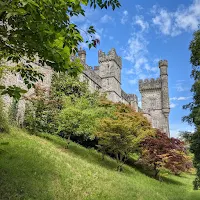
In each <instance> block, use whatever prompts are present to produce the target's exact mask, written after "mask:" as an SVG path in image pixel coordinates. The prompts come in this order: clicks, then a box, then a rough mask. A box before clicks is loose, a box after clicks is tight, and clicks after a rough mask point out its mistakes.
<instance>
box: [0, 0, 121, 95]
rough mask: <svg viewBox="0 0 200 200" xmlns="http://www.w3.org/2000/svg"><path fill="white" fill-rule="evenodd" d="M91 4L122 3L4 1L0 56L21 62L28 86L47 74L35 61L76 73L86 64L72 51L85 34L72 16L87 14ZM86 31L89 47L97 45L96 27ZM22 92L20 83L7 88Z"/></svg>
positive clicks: (0, 12)
mask: <svg viewBox="0 0 200 200" xmlns="http://www.w3.org/2000/svg"><path fill="white" fill-rule="evenodd" d="M89 5H90V7H93V8H96V6H98V7H100V8H101V9H107V8H108V7H110V6H111V7H112V9H113V10H114V9H115V8H116V7H120V3H119V2H118V0H109V1H107V0H106V1H102V0H97V1H96V0H81V1H77V0H70V1H66V0H57V1H54V0H48V1H47V0H34V1H33V0H29V1H24V0H15V1H9V0H5V1H1V2H0V7H1V10H0V21H1V24H0V58H1V59H3V60H5V61H12V62H14V63H17V66H18V67H17V69H16V72H19V73H20V74H21V76H22V78H23V79H24V82H25V84H26V85H27V87H28V88H30V87H32V86H33V85H34V82H36V81H37V80H39V79H42V78H43V76H42V74H41V73H39V72H38V71H36V70H34V69H33V67H32V66H33V65H36V66H41V67H42V66H44V65H45V64H46V65H48V66H50V67H51V68H52V69H53V70H55V71H57V72H66V71H67V72H68V74H70V75H72V76H76V75H77V74H78V73H79V72H80V71H82V69H83V67H82V64H81V63H80V62H79V60H78V59H76V58H75V57H74V58H73V59H71V55H75V54H76V53H77V51H78V45H79V44H80V43H81V42H83V37H82V36H81V33H80V30H79V28H78V27H77V25H76V24H73V23H72V22H71V17H72V16H80V15H82V16H84V15H85V11H84V7H85V6H89ZM86 32H87V33H88V34H89V36H91V37H89V38H91V40H90V41H88V45H89V48H91V47H96V44H97V43H99V40H97V39H96V38H95V37H94V35H95V29H94V27H93V26H90V27H89V29H88V30H87V31H86ZM36 57H37V58H36ZM7 68H8V67H6V66H5V69H6V70H7ZM13 90H14V91H13ZM20 92H22V91H20V90H19V88H17V87H14V88H10V87H8V88H5V89H4V91H3V93H7V94H9V95H11V96H13V97H15V98H19V95H20ZM17 93H18V95H17Z"/></svg>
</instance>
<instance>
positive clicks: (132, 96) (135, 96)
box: [128, 94, 138, 103]
mask: <svg viewBox="0 0 200 200" xmlns="http://www.w3.org/2000/svg"><path fill="white" fill-rule="evenodd" d="M128 100H129V101H134V102H136V103H138V97H137V95H136V94H128Z"/></svg>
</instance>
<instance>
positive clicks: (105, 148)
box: [97, 103, 154, 171]
mask: <svg viewBox="0 0 200 200" xmlns="http://www.w3.org/2000/svg"><path fill="white" fill-rule="evenodd" d="M104 105H105V104H104ZM106 106H107V104H106ZM114 106H115V112H114V113H113V114H112V115H111V116H110V117H105V118H103V119H101V120H100V121H99V125H98V128H97V137H98V140H99V144H98V145H99V148H100V151H101V152H102V153H103V155H104V154H105V153H108V154H112V155H114V156H115V158H116V160H117V162H118V167H117V170H118V171H121V170H122V166H123V164H124V162H125V161H126V160H127V159H128V157H129V155H130V153H132V152H134V151H135V150H136V149H137V148H138V144H139V143H140V142H141V140H142V139H144V138H145V137H146V136H148V135H153V134H154V130H153V129H152V128H151V126H150V124H149V122H148V121H147V119H146V118H145V117H144V116H142V114H141V113H136V112H135V111H134V110H133V109H132V108H131V107H130V106H127V105H124V104H122V103H117V104H114Z"/></svg>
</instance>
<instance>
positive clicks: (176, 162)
mask: <svg viewBox="0 0 200 200" xmlns="http://www.w3.org/2000/svg"><path fill="white" fill-rule="evenodd" d="M141 150H142V153H141V161H142V163H143V164H144V165H147V166H149V167H150V168H152V169H153V171H154V177H155V178H160V176H159V172H160V169H161V168H166V169H168V170H170V171H171V172H172V173H174V174H176V175H177V174H180V173H181V172H185V171H188V170H189V169H190V168H191V167H192V162H191V159H190V157H189V156H188V155H187V151H186V148H185V146H184V142H182V141H180V140H179V139H175V138H169V137H168V136H167V135H166V134H165V133H162V132H160V131H159V130H157V132H156V135H155V136H151V137H147V138H145V139H144V141H142V142H141Z"/></svg>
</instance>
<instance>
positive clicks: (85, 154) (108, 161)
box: [34, 133, 133, 174]
mask: <svg viewBox="0 0 200 200" xmlns="http://www.w3.org/2000/svg"><path fill="white" fill-rule="evenodd" d="M34 135H36V136H38V137H41V138H44V139H46V140H48V141H50V142H51V143H52V144H54V145H56V146H57V147H58V148H60V149H62V151H66V152H67V153H73V154H75V155H76V156H78V157H80V158H82V159H85V160H87V162H89V163H93V164H96V165H100V166H102V167H104V168H106V169H108V170H112V171H113V170H116V169H117V162H116V160H114V159H113V158H111V157H109V156H105V159H104V160H103V159H102V155H101V153H100V152H97V150H95V149H93V148H85V147H83V146H81V145H79V144H77V143H74V142H70V144H69V147H68V148H66V147H67V141H66V139H64V138H62V137H59V136H57V135H51V134H48V133H37V134H34ZM123 172H124V173H126V174H129V173H133V172H132V171H131V169H130V168H128V167H125V166H124V167H123V171H122V173H123Z"/></svg>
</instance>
